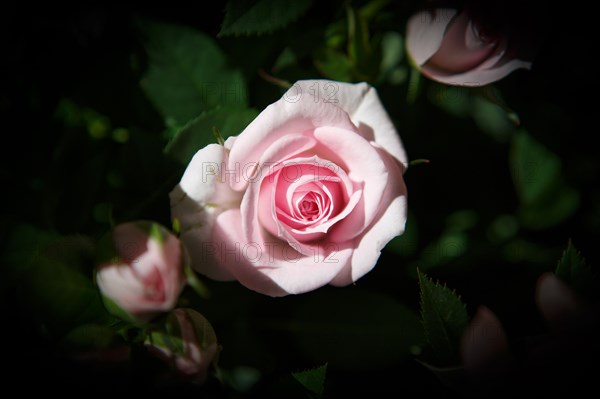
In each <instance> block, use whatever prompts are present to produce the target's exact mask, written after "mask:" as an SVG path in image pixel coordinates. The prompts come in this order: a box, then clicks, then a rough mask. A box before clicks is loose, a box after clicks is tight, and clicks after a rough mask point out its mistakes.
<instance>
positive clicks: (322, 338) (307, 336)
mask: <svg viewBox="0 0 600 399" xmlns="http://www.w3.org/2000/svg"><path fill="white" fill-rule="evenodd" d="M349 304H351V306H349ZM284 328H285V329H287V330H289V331H290V332H292V333H293V334H294V336H296V338H297V340H298V343H299V345H300V347H301V348H302V349H303V350H304V352H306V353H307V354H308V355H310V356H311V357H312V358H313V359H314V360H315V361H317V362H325V361H327V362H328V364H329V365H330V366H331V367H336V368H342V369H353V370H369V369H371V370H372V369H376V368H379V367H384V366H389V365H394V364H397V363H398V362H399V361H401V360H403V359H406V358H407V357H408V356H409V355H411V354H412V353H413V352H414V351H416V350H417V348H419V347H420V345H422V344H423V342H424V337H423V330H422V328H421V326H420V323H419V318H418V316H417V315H416V314H415V313H414V312H413V311H412V310H411V309H409V308H408V307H407V306H405V305H403V304H402V303H399V302H397V301H396V300H394V299H392V298H390V297H387V296H385V295H382V294H377V293H372V292H367V291H361V290H358V289H356V288H354V287H353V288H348V289H344V290H339V289H335V288H333V289H331V290H324V291H318V292H314V293H312V294H311V295H310V296H309V297H307V298H305V299H304V300H303V301H302V302H301V303H300V304H299V305H298V307H297V308H296V311H295V312H293V313H292V315H291V318H290V319H289V320H288V321H287V322H285V323H284Z"/></svg>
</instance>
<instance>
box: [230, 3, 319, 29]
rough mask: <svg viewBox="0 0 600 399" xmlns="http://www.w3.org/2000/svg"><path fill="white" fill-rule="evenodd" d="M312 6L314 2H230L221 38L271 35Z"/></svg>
mask: <svg viewBox="0 0 600 399" xmlns="http://www.w3.org/2000/svg"><path fill="white" fill-rule="evenodd" d="M311 4H312V0H297V1H295V0H257V1H244V0H230V1H229V2H228V3H227V7H226V8H225V19H224V20H223V25H222V26H221V31H220V32H219V36H230V35H236V36H239V35H246V36H249V35H259V34H263V33H271V32H273V31H275V30H277V29H281V28H283V27H285V26H286V25H288V24H290V23H291V22H294V21H295V20H296V19H298V18H299V17H301V16H302V15H303V14H304V13H305V12H306V11H307V10H308V8H309V7H310V5H311Z"/></svg>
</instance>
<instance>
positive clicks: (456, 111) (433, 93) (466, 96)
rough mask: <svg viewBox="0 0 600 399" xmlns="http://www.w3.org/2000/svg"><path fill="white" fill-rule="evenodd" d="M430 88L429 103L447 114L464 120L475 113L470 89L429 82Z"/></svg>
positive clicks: (428, 93) (428, 92)
mask: <svg viewBox="0 0 600 399" xmlns="http://www.w3.org/2000/svg"><path fill="white" fill-rule="evenodd" d="M413 71H416V70H415V69H413ZM413 73H416V72H413ZM428 86H429V87H428V91H427V95H428V98H429V101H430V102H431V103H432V104H434V105H436V106H438V107H440V108H441V109H443V110H444V111H446V112H447V113H449V114H451V115H454V116H456V117H459V118H462V117H466V116H468V115H469V113H471V112H473V107H472V101H473V96H472V93H471V91H469V88H468V87H462V86H448V85H443V84H439V83H437V82H429V85H428Z"/></svg>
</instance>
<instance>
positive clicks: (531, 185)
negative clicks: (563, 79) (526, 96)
mask: <svg viewBox="0 0 600 399" xmlns="http://www.w3.org/2000/svg"><path fill="white" fill-rule="evenodd" d="M510 162H511V172H512V177H513V181H514V184H515V187H516V190H517V194H518V196H519V200H520V203H521V207H520V209H519V216H520V218H521V221H522V222H523V225H524V226H525V227H529V228H533V229H543V228H547V227H551V226H554V225H556V224H558V223H560V222H562V221H564V220H565V219H567V218H568V217H569V216H571V214H572V213H573V212H574V211H575V210H576V209H577V207H578V205H579V193H578V192H577V191H575V190H574V189H572V188H571V187H569V186H568V185H567V184H566V182H565V179H564V176H563V175H562V173H561V161H560V158H559V157H558V156H557V155H556V154H554V153H552V152H551V151H550V150H548V149H547V148H546V147H544V146H543V145H542V144H540V143H538V142H537V141H536V140H535V139H534V138H533V137H531V136H530V135H529V134H528V133H527V132H526V131H524V130H520V131H519V132H517V134H515V135H513V142H512V148H511V154H510Z"/></svg>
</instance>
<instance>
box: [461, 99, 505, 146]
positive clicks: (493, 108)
mask: <svg viewBox="0 0 600 399" xmlns="http://www.w3.org/2000/svg"><path fill="white" fill-rule="evenodd" d="M472 107H473V108H472V110H471V116H472V117H473V119H474V120H475V124H476V125H477V127H479V129H481V130H482V131H483V132H484V133H487V134H489V135H490V136H491V137H493V138H494V139H496V140H498V141H499V142H506V140H508V138H509V137H510V135H511V134H512V133H514V132H515V130H516V128H515V124H514V123H513V122H512V121H511V120H510V119H509V115H510V114H509V113H507V111H506V110H505V109H502V108H501V107H500V106H499V105H498V104H495V103H493V102H491V101H489V100H488V99H486V98H482V97H479V96H474V97H473V101H472Z"/></svg>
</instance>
